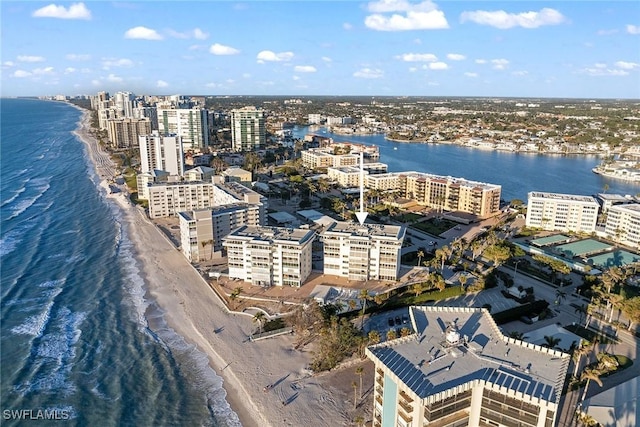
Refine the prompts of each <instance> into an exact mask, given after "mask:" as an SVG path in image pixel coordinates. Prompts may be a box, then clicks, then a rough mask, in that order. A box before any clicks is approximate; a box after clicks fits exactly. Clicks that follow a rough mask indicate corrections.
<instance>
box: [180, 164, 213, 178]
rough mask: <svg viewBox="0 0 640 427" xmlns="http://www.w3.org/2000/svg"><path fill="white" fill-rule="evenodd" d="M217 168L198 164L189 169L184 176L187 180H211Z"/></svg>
mask: <svg viewBox="0 0 640 427" xmlns="http://www.w3.org/2000/svg"><path fill="white" fill-rule="evenodd" d="M215 175H216V170H215V169H214V168H210V167H208V166H198V167H195V168H193V169H189V170H187V171H186V172H185V173H184V174H183V175H182V176H183V178H184V180H185V181H211V180H212V179H213V177H214V176H215Z"/></svg>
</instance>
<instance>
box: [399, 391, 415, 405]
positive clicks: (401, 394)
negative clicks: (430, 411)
mask: <svg viewBox="0 0 640 427" xmlns="http://www.w3.org/2000/svg"><path fill="white" fill-rule="evenodd" d="M400 397H402V398H403V399H404V400H405V401H406V402H407V403H413V399H412V398H411V397H410V396H409V395H408V394H407V393H405V392H404V391H400Z"/></svg>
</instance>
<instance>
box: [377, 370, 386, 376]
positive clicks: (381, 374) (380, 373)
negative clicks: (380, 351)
mask: <svg viewBox="0 0 640 427" xmlns="http://www.w3.org/2000/svg"><path fill="white" fill-rule="evenodd" d="M376 372H377V373H378V375H380V376H383V375H384V371H383V370H382V369H380V368H378V369H376Z"/></svg>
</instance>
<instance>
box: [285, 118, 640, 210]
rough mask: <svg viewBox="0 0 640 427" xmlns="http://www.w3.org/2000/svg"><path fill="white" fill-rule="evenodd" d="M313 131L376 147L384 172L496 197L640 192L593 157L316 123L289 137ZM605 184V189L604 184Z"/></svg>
mask: <svg viewBox="0 0 640 427" xmlns="http://www.w3.org/2000/svg"><path fill="white" fill-rule="evenodd" d="M306 133H316V134H319V135H322V136H327V137H331V138H333V140H334V141H352V142H356V143H360V144H367V145H377V146H378V147H379V149H380V162H382V163H386V164H387V165H388V167H389V172H402V171H417V172H426V173H432V174H436V175H444V176H453V177H460V178H466V179H469V180H473V181H480V182H488V183H491V184H498V185H501V186H502V199H504V200H513V199H520V200H522V201H524V202H525V203H526V201H527V193H528V192H530V191H542V192H549V193H566V194H578V195H585V196H587V195H593V194H596V193H602V192H604V191H605V188H606V192H607V193H609V194H629V195H636V194H638V193H640V183H632V182H626V181H622V180H619V179H613V178H607V177H603V176H601V175H597V174H595V173H593V172H592V171H591V169H593V168H594V167H595V166H597V165H598V164H600V162H601V161H602V158H601V157H599V156H596V155H570V156H562V155H545V154H533V153H510V152H504V151H491V150H479V149H474V148H468V147H461V146H458V145H451V144H422V143H402V142H393V141H388V140H386V139H384V135H382V134H375V135H339V134H334V133H331V132H327V131H326V128H324V127H321V128H319V129H317V130H314V131H313V132H311V131H309V128H308V127H296V128H295V129H294V136H295V137H296V138H302V137H304V135H305V134H306ZM605 185H606V186H608V187H605Z"/></svg>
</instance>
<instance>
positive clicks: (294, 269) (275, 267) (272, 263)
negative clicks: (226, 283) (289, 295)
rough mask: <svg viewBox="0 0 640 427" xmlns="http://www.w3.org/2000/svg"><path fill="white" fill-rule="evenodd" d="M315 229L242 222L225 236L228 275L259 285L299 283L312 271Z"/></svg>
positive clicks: (297, 284) (294, 284)
mask: <svg viewBox="0 0 640 427" xmlns="http://www.w3.org/2000/svg"><path fill="white" fill-rule="evenodd" d="M315 236H316V233H315V231H313V230H309V229H301V228H297V229H294V228H282V227H254V226H243V227H240V228H238V229H236V230H234V231H232V232H231V233H229V234H228V235H227V236H226V237H225V238H224V239H223V246H224V247H225V248H226V250H227V258H228V263H229V278H231V279H239V280H243V281H245V282H250V283H251V284H253V285H257V286H265V287H268V286H293V287H300V286H302V284H303V283H304V281H305V280H306V279H307V277H309V274H311V255H312V250H311V246H312V243H313V241H314V239H315Z"/></svg>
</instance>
